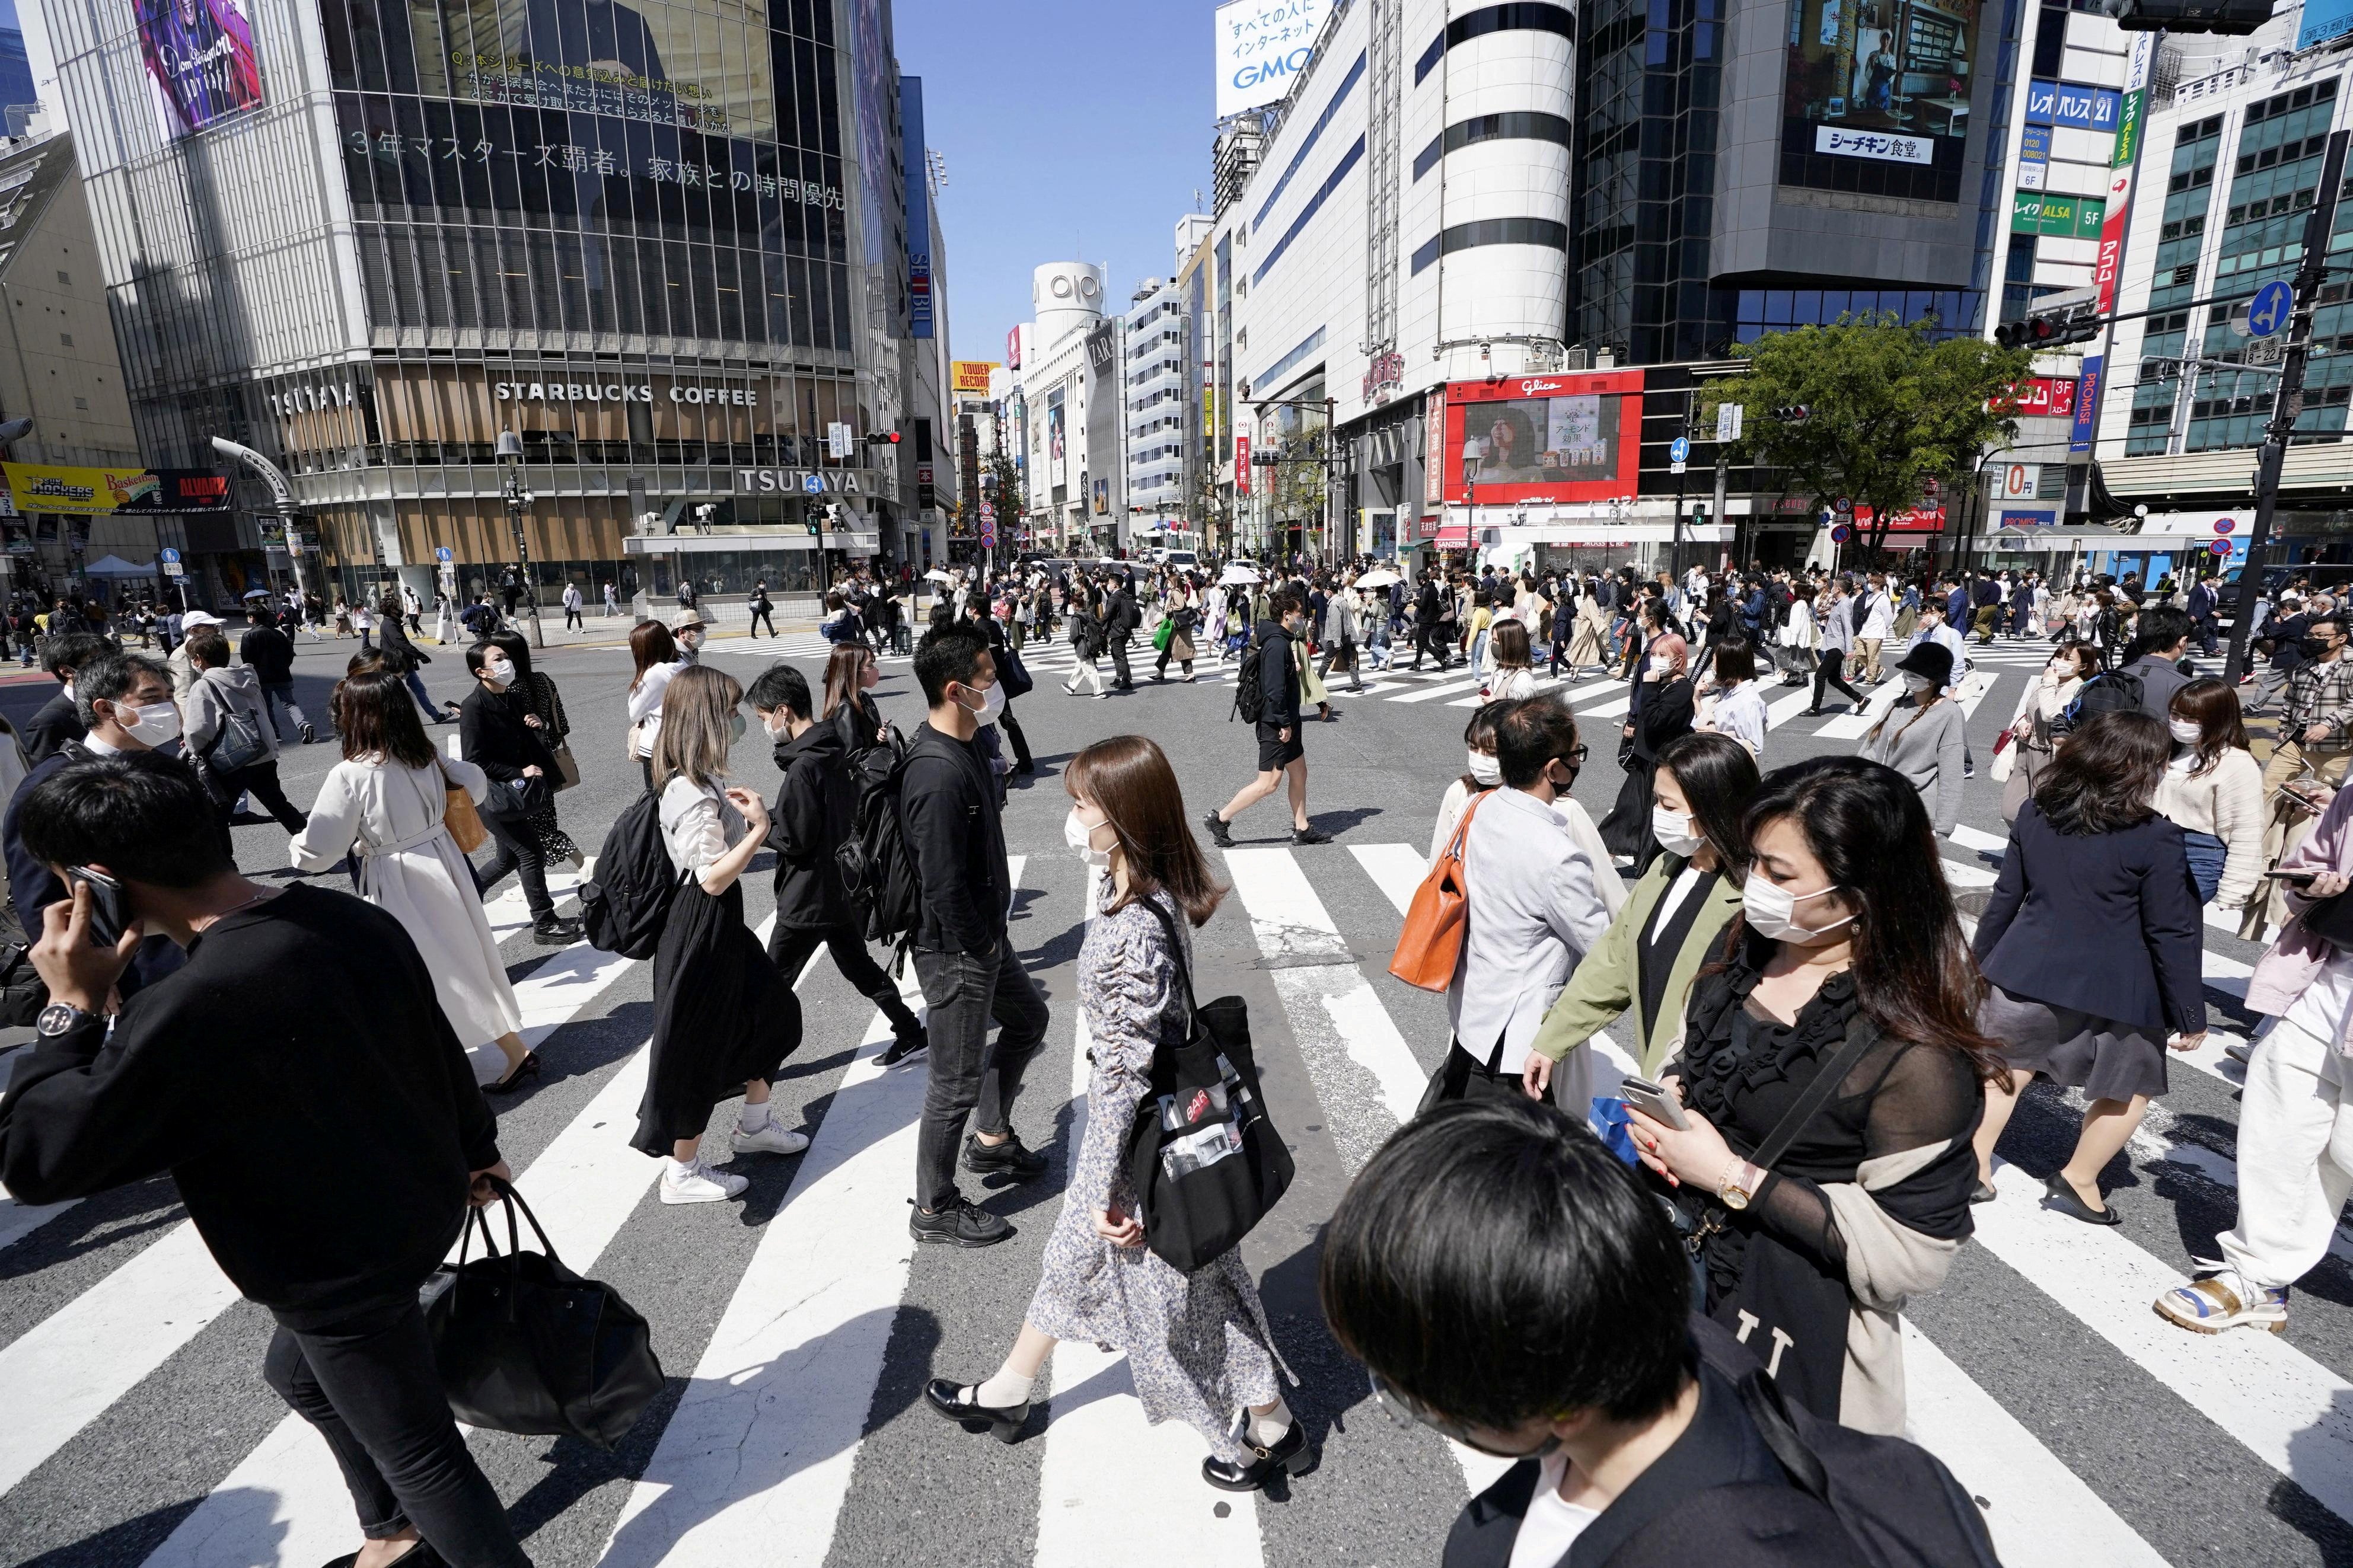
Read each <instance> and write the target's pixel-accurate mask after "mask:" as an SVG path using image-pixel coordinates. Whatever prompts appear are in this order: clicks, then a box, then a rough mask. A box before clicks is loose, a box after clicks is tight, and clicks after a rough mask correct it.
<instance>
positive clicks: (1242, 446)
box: [1234, 436, 1250, 496]
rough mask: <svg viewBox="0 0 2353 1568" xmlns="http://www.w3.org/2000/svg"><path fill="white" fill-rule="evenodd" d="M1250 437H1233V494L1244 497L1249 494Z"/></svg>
mask: <svg viewBox="0 0 2353 1568" xmlns="http://www.w3.org/2000/svg"><path fill="white" fill-rule="evenodd" d="M1234 494H1236V495H1238V496H1246V495H1248V494H1250V437H1247V436H1236V437H1234Z"/></svg>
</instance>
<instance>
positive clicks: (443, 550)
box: [433, 544, 457, 563]
mask: <svg viewBox="0 0 2353 1568" xmlns="http://www.w3.org/2000/svg"><path fill="white" fill-rule="evenodd" d="M433 559H434V560H436V561H440V562H445V563H446V562H450V561H455V560H456V559H457V557H456V556H455V555H452V554H451V553H449V547H448V545H446V544H437V545H435V546H434V547H433Z"/></svg>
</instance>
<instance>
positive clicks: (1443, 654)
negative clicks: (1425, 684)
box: [1413, 626, 1451, 669]
mask: <svg viewBox="0 0 2353 1568" xmlns="http://www.w3.org/2000/svg"><path fill="white" fill-rule="evenodd" d="M1440 630H1441V628H1440V627H1438V626H1416V627H1414V628H1413V667H1414V668H1416V669H1419V668H1421V656H1422V655H1423V654H1424V653H1428V654H1430V655H1431V656H1432V657H1433V658H1436V659H1437V660H1438V668H1440V669H1444V668H1446V661H1447V659H1448V658H1450V657H1451V653H1450V650H1449V649H1448V647H1447V646H1446V644H1445V643H1444V642H1442V641H1440Z"/></svg>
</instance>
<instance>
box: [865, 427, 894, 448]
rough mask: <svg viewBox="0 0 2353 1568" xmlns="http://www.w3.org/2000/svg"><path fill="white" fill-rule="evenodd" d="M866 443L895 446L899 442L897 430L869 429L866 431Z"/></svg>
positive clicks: (877, 445) (869, 444)
mask: <svg viewBox="0 0 2353 1568" xmlns="http://www.w3.org/2000/svg"><path fill="white" fill-rule="evenodd" d="M866 444H867V445H868V446H870V447H895V446H897V445H898V444H899V432H897V431H896V430H869V431H868V432H867V433H866Z"/></svg>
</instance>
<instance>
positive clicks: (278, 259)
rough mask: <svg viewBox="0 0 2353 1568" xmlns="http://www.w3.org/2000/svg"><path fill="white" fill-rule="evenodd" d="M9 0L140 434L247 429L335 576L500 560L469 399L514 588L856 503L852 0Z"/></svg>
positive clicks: (715, 567) (903, 314)
mask: <svg viewBox="0 0 2353 1568" xmlns="http://www.w3.org/2000/svg"><path fill="white" fill-rule="evenodd" d="M48 16H49V26H50V31H51V36H52V38H53V39H54V40H55V44H56V52H57V54H58V61H59V73H58V74H59V86H60V90H61V96H62V98H63V100H64V102H65V105H66V110H67V113H68V115H69V119H70V120H71V121H72V122H73V123H74V125H75V127H76V129H77V130H78V131H79V130H81V129H82V128H83V127H84V126H85V125H89V126H90V127H93V128H95V131H96V133H95V134H94V135H91V134H89V133H85V138H84V145H85V158H86V174H87V180H88V188H89V193H90V205H91V209H92V214H93V216H94V218H95V220H96V222H97V225H98V228H99V236H100V247H101V252H102V259H103V261H104V264H105V273H106V278H107V281H108V283H109V286H110V291H111V298H112V304H113V310H114V316H115V321H116V325H117V330H118V337H119V338H120V340H121V343H122V347H123V353H124V359H125V374H126V376H127V377H128V379H129V382H130V385H131V389H132V402H133V409H134V415H135V416H136V418H137V421H138V424H139V427H140V432H141V439H142V448H143V450H144V452H145V453H146V455H147V456H148V458H149V460H150V461H153V462H158V463H164V464H186V465H196V466H201V465H208V464H210V463H212V462H213V461H214V458H213V457H212V453H211V451H210V447H209V440H210V437H214V436H226V437H229V438H231V439H233V440H237V441H239V442H242V443H245V444H247V445H248V446H251V447H255V448H257V449H259V450H260V451H261V452H263V453H265V454H267V455H269V457H271V458H274V459H275V460H277V461H278V462H279V464H280V467H282V468H284V469H285V470H286V471H287V473H288V475H289V476H290V479H291V480H292V484H293V488H294V490H295V493H296V496H297V499H298V501H299V502H300V504H301V508H302V510H303V511H304V513H305V515H306V517H308V518H309V519H311V520H314V521H315V522H316V524H317V532H318V534H319V536H320V543H321V546H322V551H323V553H324V558H325V564H326V565H327V567H328V568H329V572H330V574H331V578H332V580H333V581H334V582H335V583H336V584H339V585H341V586H343V587H344V588H346V589H350V588H353V587H356V586H357V585H358V584H360V583H361V582H364V581H373V580H375V578H376V577H377V576H378V575H379V574H380V573H381V572H382V571H384V570H385V569H394V570H397V571H399V572H401V573H402V574H404V575H406V576H408V577H409V578H410V579H411V580H412V581H413V582H414V583H415V584H417V586H419V587H424V586H426V585H427V584H429V583H430V582H431V581H432V575H433V572H434V567H435V563H436V561H437V559H438V552H440V551H442V550H447V551H448V552H450V555H451V557H452V564H453V565H454V566H455V567H456V568H457V572H456V575H457V577H458V579H459V584H458V585H459V588H460V589H461V590H466V589H470V588H471V587H473V586H474V585H475V584H477V583H479V582H481V581H484V580H486V579H490V578H494V577H495V576H496V575H497V574H499V573H500V572H501V570H502V568H503V567H504V566H505V565H506V564H507V563H511V562H512V561H513V560H514V559H515V555H516V546H515V540H514V536H513V531H512V528H511V527H510V518H509V514H508V511H507V510H506V507H505V505H504V503H503V501H502V500H501V494H500V491H501V482H502V480H503V479H504V476H503V475H502V474H501V472H500V471H499V468H498V466H497V464H496V462H495V460H494V458H493V452H494V449H495V445H496V442H497V439H498V437H499V435H500V433H501V431H505V430H512V431H513V432H514V433H515V434H516V435H517V436H518V437H520V438H521V441H522V447H523V451H524V458H525V460H524V464H523V468H522V483H523V484H524V485H525V486H526V487H527V488H528V489H529V490H530V491H531V492H533V495H534V497H535V498H536V499H535V500H534V501H533V505H532V506H531V507H530V508H529V509H528V510H527V511H526V513H525V517H524V531H525V543H526V545H527V547H528V552H529V557H530V560H531V563H532V566H533V575H534V576H535V577H536V578H537V580H538V581H539V582H540V583H541V584H543V588H553V587H554V586H555V585H556V584H560V583H562V582H563V581H565V580H572V581H577V582H579V583H581V584H582V585H583V588H584V591H585V592H586V593H587V594H588V595H589V596H590V597H591V598H592V599H594V598H596V596H597V595H598V590H599V588H600V586H601V584H603V583H605V582H617V583H618V584H619V586H620V589H621V592H622V593H623V594H624V595H626V594H628V593H629V592H631V591H634V590H635V589H637V588H639V587H644V588H649V589H651V590H653V591H655V592H666V591H667V590H668V588H669V587H670V578H671V574H672V573H673V571H675V570H680V569H682V570H685V571H687V572H689V573H691V574H694V575H695V576H697V577H698V578H699V579H701V580H702V582H703V583H704V585H705V586H706V588H708V589H712V590H716V591H728V590H732V589H734V588H738V587H741V586H745V585H748V577H749V576H750V575H751V574H755V573H758V574H765V575H766V577H767V578H768V581H769V582H770V584H772V585H774V584H776V583H778V582H780V581H784V582H787V583H789V582H793V581H795V580H796V579H802V578H805V577H806V575H807V573H808V572H809V571H810V570H811V569H812V568H814V567H815V566H816V564H817V562H818V556H817V553H816V551H815V545H816V543H817V539H816V535H815V531H814V525H815V524H816V523H817V521H818V518H817V517H816V516H815V513H816V511H817V510H818V509H820V508H828V509H839V510H836V511H833V512H832V513H831V515H830V520H829V521H827V529H828V536H827V538H826V540H825V543H826V546H827V548H828V554H835V553H836V552H847V553H851V554H867V553H871V552H874V551H875V550H876V549H877V548H878V544H879V541H880V540H881V539H883V538H893V539H895V537H896V528H895V526H894V523H895V521H896V518H897V516H898V514H899V513H900V511H901V510H902V509H901V504H900V496H899V493H898V492H899V475H898V471H897V468H898V465H897V455H896V452H895V449H892V448H889V447H882V448H880V451H881V454H882V456H881V459H880V460H878V461H877V462H875V463H873V464H871V465H870V464H869V463H868V461H867V458H866V456H865V454H866V453H867V452H868V451H869V450H870V448H869V447H867V446H866V445H865V444H864V442H863V440H862V437H864V436H865V435H866V434H868V433H870V432H876V431H883V430H889V429H892V428H894V427H896V426H897V425H898V424H899V422H900V420H901V417H902V413H903V412H904V410H903V409H902V406H901V394H900V376H899V351H898V345H899V343H900V342H901V341H902V340H903V339H904V338H906V336H907V335H908V320H907V316H908V310H907V303H906V301H907V298H908V289H907V276H906V265H905V258H906V255H907V248H906V246H907V239H906V236H905V235H904V233H903V232H902V225H903V220H902V216H900V215H899V213H898V212H897V211H896V209H897V208H898V206H899V205H900V195H901V192H902V188H903V170H902V167H901V160H902V153H901V147H900V138H899V135H898V132H897V125H898V118H897V117H898V99H897V83H898V75H897V70H896V67H895V65H894V63H893V62H892V58H891V44H890V31H891V18H890V15H889V8H888V0H628V3H627V4H622V3H620V0H321V4H320V5H318V6H317V7H316V8H312V7H310V6H298V5H292V4H290V3H289V0H169V3H168V4H167V5H157V6H156V7H155V9H154V10H153V11H152V12H151V11H149V10H148V9H147V8H146V7H145V6H144V5H137V6H123V7H121V8H120V10H114V9H112V8H109V9H107V10H104V11H99V10H96V9H81V8H73V7H68V6H65V5H57V4H52V5H50V6H49V9H48ZM102 17H111V18H112V19H113V20H114V21H115V22H117V23H119V26H114V27H112V28H111V30H108V31H105V32H102V33H101V32H94V31H93V30H92V28H93V25H94V23H95V22H97V21H98V20H100V18H102ZM173 29H178V30H179V31H181V32H182V33H186V32H189V31H193V32H195V33H196V34H198V35H201V37H199V38H198V39H197V40H196V41H198V42H201V41H203V39H204V38H212V37H217V38H219V39H220V40H223V41H222V42H221V44H220V45H219V47H214V48H212V49H210V50H208V51H206V53H208V54H209V56H210V58H213V59H215V60H216V61H221V60H225V61H226V62H227V66H226V68H225V69H220V70H218V71H216V73H215V74H216V75H217V76H218V77H219V79H217V80H212V79H194V78H191V77H190V76H188V75H187V74H186V73H185V72H183V73H182V74H180V75H174V73H173V71H172V70H171V69H170V68H167V65H168V64H169V63H175V62H178V61H180V60H183V59H185V58H191V57H192V56H193V55H194V54H195V52H196V51H193V50H190V49H188V48H187V47H186V43H187V40H185V39H184V38H174V37H163V36H162V35H163V34H165V33H168V32H170V31H171V30H173ZM842 426H847V427H848V429H849V433H850V435H851V442H850V451H849V455H848V456H847V457H845V456H843V455H842V453H841V451H840V449H839V443H838V442H834V441H829V439H828V437H829V435H830V434H831V433H832V432H834V431H836V430H838V429H839V427H842ZM908 499H909V500H912V499H913V498H912V497H910V498H908ZM240 526H243V527H246V528H250V527H251V524H250V522H249V521H246V522H244V523H242V524H241V525H240ZM223 543H224V544H225V543H226V542H223ZM199 548H200V549H201V544H200V545H199ZM737 576H744V577H745V578H746V579H747V582H746V583H744V584H738V583H736V582H735V581H733V579H734V578H735V577H737Z"/></svg>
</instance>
